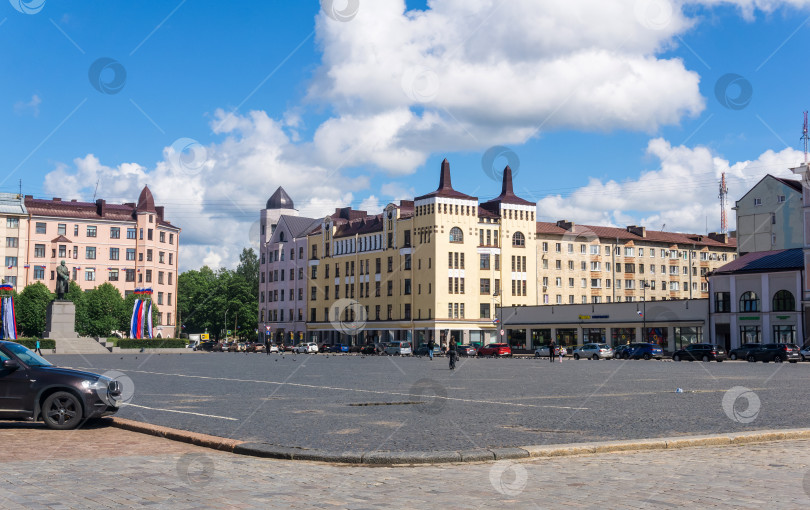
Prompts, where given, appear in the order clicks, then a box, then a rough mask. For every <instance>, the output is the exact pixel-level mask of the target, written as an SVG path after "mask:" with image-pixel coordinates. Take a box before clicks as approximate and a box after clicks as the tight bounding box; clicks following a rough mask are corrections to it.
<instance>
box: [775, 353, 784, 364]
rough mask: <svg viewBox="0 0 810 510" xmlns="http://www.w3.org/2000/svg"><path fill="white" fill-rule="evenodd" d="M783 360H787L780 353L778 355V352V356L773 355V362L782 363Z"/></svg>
mask: <svg viewBox="0 0 810 510" xmlns="http://www.w3.org/2000/svg"><path fill="white" fill-rule="evenodd" d="M783 361H785V360H783V359H782V356H780V355H778V354H777V355H776V356H774V357H773V362H774V363H782V362H783Z"/></svg>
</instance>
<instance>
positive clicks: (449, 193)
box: [414, 158, 478, 200]
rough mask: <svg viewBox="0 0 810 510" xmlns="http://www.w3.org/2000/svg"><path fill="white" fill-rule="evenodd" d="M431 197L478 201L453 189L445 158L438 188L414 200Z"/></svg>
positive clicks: (448, 166) (448, 165) (448, 163)
mask: <svg viewBox="0 0 810 510" xmlns="http://www.w3.org/2000/svg"><path fill="white" fill-rule="evenodd" d="M432 197H446V198H461V199H464V200H478V198H476V197H471V196H470V195H465V194H464V193H462V192H460V191H456V190H454V189H453V184H452V182H451V181H450V162H449V161H447V158H445V159H444V161H442V169H441V173H440V174H439V188H438V189H437V190H436V191H434V192H432V193H428V194H427V195H422V196H421V197H416V198H415V199H414V200H422V199H423V198H432Z"/></svg>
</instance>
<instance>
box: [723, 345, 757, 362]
mask: <svg viewBox="0 0 810 510" xmlns="http://www.w3.org/2000/svg"><path fill="white" fill-rule="evenodd" d="M761 348H762V344H754V343H751V344H742V345H741V346H739V347H737V348H736V349H731V350H730V351H728V357H729V359H738V358H739V359H748V355H749V354H751V352H752V351H758V350H759V349H761Z"/></svg>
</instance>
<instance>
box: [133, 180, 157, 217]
mask: <svg viewBox="0 0 810 510" xmlns="http://www.w3.org/2000/svg"><path fill="white" fill-rule="evenodd" d="M136 209H137V211H138V212H151V213H154V212H157V211H156V210H155V198H154V197H153V196H152V192H151V191H149V186H144V187H143V189H142V190H141V196H139V197H138V206H137V208H136Z"/></svg>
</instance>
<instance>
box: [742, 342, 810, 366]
mask: <svg viewBox="0 0 810 510" xmlns="http://www.w3.org/2000/svg"><path fill="white" fill-rule="evenodd" d="M746 359H747V360H748V361H750V362H752V363H754V362H757V361H762V362H765V363H767V362H769V361H773V362H774V363H782V362H783V361H789V362H791V363H796V362H798V361H799V360H800V359H801V354H799V346H798V345H796V344H764V345H763V346H762V347H761V348H760V349H757V350H755V351H751V352H749V353H748V357H747V358H746Z"/></svg>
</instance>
